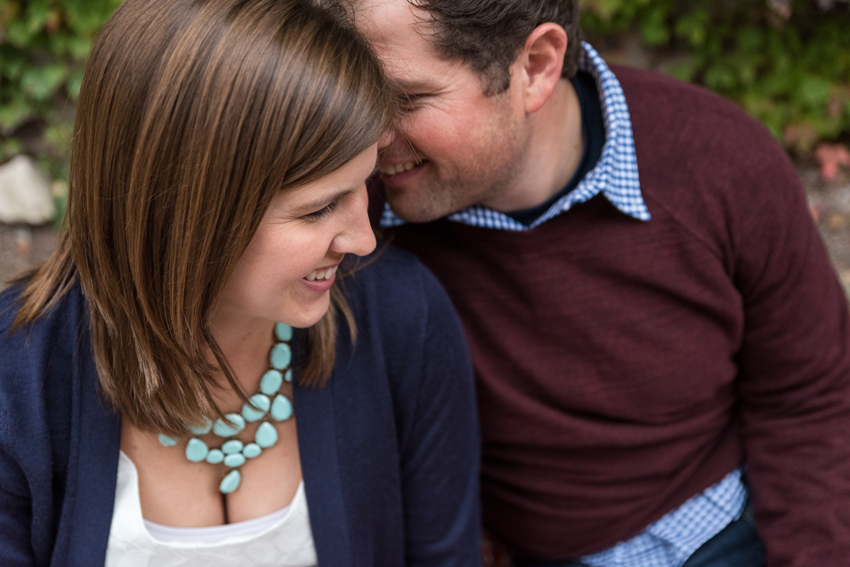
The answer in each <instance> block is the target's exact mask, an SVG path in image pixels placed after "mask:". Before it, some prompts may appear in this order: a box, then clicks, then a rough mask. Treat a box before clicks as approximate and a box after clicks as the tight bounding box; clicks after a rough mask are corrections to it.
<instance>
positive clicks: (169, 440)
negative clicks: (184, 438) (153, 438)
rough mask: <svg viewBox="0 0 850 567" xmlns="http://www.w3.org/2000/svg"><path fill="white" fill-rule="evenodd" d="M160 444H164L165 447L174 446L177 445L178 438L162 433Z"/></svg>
mask: <svg viewBox="0 0 850 567" xmlns="http://www.w3.org/2000/svg"><path fill="white" fill-rule="evenodd" d="M159 444H160V445H162V446H163V447H174V446H175V445H177V440H176V439H172V438H171V437H169V436H168V435H165V434H163V433H160V434H159Z"/></svg>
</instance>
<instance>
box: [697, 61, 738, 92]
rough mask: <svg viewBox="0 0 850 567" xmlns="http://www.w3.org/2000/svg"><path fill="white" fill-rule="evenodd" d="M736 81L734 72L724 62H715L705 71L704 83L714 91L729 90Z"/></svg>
mask: <svg viewBox="0 0 850 567" xmlns="http://www.w3.org/2000/svg"><path fill="white" fill-rule="evenodd" d="M737 83H738V81H737V77H736V75H735V72H734V71H733V70H732V69H731V68H730V67H729V65H727V64H726V63H724V62H717V63H715V64H714V65H712V66H711V67H709V68H708V69H707V70H706V72H705V84H706V86H707V87H708V88H710V89H713V90H716V91H729V90H731V89H733V88H735V85H736V84H737Z"/></svg>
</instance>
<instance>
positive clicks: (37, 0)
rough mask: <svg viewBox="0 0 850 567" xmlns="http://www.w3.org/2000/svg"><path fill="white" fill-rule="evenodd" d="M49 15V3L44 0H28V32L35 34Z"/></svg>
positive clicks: (42, 26) (42, 27)
mask: <svg viewBox="0 0 850 567" xmlns="http://www.w3.org/2000/svg"><path fill="white" fill-rule="evenodd" d="M49 17H50V3H49V2H46V1H45V0H29V2H27V13H26V24H27V31H28V32H29V34H30V35H31V36H32V35H35V34H37V33H38V32H40V31H41V30H43V29H44V25H45V24H46V23H47V19H48V18H49Z"/></svg>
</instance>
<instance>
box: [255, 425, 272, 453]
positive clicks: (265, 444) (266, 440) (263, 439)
mask: <svg viewBox="0 0 850 567" xmlns="http://www.w3.org/2000/svg"><path fill="white" fill-rule="evenodd" d="M254 441H256V442H257V445H259V446H260V447H262V448H263V449H268V448H269V447H271V446H272V445H274V444H275V443H277V429H275V428H274V425H272V424H271V423H269V422H268V421H264V422H263V423H261V424H260V426H259V427H258V428H257V433H256V435H254Z"/></svg>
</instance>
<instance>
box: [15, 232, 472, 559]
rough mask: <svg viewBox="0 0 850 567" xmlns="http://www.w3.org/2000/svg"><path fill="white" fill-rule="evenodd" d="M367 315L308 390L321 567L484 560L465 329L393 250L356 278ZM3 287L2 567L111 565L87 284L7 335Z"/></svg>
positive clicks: (301, 415)
mask: <svg viewBox="0 0 850 567" xmlns="http://www.w3.org/2000/svg"><path fill="white" fill-rule="evenodd" d="M345 284H346V292H347V294H348V295H349V298H350V302H351V306H352V308H353V310H354V315H355V318H356V321H357V329H358V339H357V344H356V348H352V345H351V341H350V338H349V336H348V334H347V331H346V330H345V329H343V330H342V331H341V333H340V340H339V341H338V351H337V366H336V369H335V371H334V373H333V375H332V376H331V379H330V381H329V382H328V384H327V385H326V386H324V387H323V388H321V389H315V388H302V387H298V386H297V385H296V387H295V393H294V404H295V411H296V412H297V414H298V444H299V450H300V453H301V466H302V470H303V474H304V486H305V490H306V494H307V501H308V503H309V507H310V520H311V524H312V529H313V536H314V538H315V542H316V550H317V554H318V560H319V565H321V566H323V567H348V566H351V567H354V566H364V567H365V566H387V567H399V566H402V565H411V566H460V565H463V566H470V565H478V564H480V558H479V551H478V545H479V525H480V524H479V509H478V462H479V446H478V433H477V416H476V412H475V404H474V385H473V377H472V367H471V364H470V361H469V356H468V353H467V350H466V346H465V343H464V340H463V335H462V331H461V330H460V325H459V323H458V321H457V318H456V316H455V314H454V311H453V310H452V308H451V305H450V303H449V301H448V299H447V298H446V296H445V293H444V292H443V290H442V288H441V287H440V285H439V284H438V283H437V281H436V280H435V279H434V277H433V276H432V275H431V274H430V273H429V272H427V271H426V270H425V269H424V268H423V267H421V266H420V265H419V263H418V262H417V261H416V260H414V259H413V258H412V257H411V256H408V255H407V254H406V253H403V252H399V251H396V250H392V249H385V250H384V253H383V254H381V255H380V256H379V259H378V260H377V261H376V262H375V263H373V264H371V265H370V266H368V267H366V268H364V269H362V270H361V271H359V272H358V273H357V274H356V276H355V277H353V278H350V279H347V280H346V281H345ZM16 296H17V291H16V290H15V289H11V290H6V291H5V292H3V293H2V294H0V312H3V314H2V315H0V565H3V566H4V567H12V566H47V565H50V566H64V565H69V566H80V567H92V566H94V565H103V562H104V557H105V553H106V543H107V539H108V535H109V526H110V522H111V518H112V508H113V500H114V495H115V481H116V475H117V467H118V451H119V442H120V431H121V420H120V416H119V415H117V414H116V413H114V412H112V411H110V410H109V409H108V408H107V406H106V405H105V404H104V402H103V401H102V398H101V397H100V394H99V387H98V386H97V376H96V371H95V366H94V363H93V360H92V354H91V343H90V340H89V334H88V331H87V328H88V312H87V307H86V301H85V298H84V297H83V296H82V294H81V293H80V290H79V286H77V287H75V288H74V290H73V291H72V292H71V293H70V294H69V295H68V296H67V297H66V298H64V299H63V301H62V302H61V304H60V305H59V307H58V308H57V309H56V310H55V311H53V312H52V313H50V314H48V315H47V316H45V317H43V318H42V319H40V320H38V321H37V322H36V323H35V324H34V325H33V326H32V327H31V328H30V329H29V330H23V331H19V332H17V333H15V334H14V335H11V336H10V335H9V333H8V330H7V329H8V327H9V324H10V322H11V320H12V318H13V317H14V313H15V312H16V311H17V308H16V306H15V304H14V302H15V298H16Z"/></svg>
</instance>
